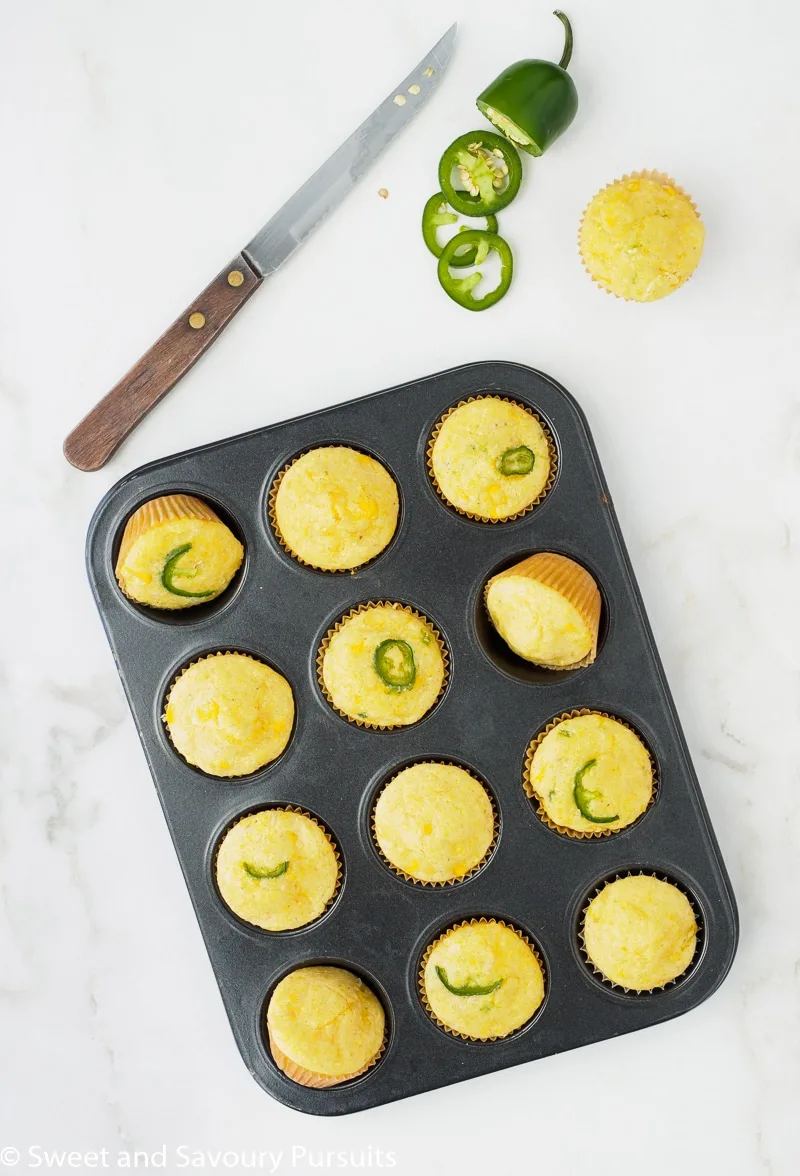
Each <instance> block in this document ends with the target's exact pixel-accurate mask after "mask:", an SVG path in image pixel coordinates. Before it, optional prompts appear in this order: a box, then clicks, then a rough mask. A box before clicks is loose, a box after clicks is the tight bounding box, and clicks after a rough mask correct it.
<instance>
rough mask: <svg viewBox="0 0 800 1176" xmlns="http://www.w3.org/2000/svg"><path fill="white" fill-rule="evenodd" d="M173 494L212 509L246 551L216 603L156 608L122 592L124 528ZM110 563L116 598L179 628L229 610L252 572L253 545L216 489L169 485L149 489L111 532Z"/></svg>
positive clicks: (157, 622) (145, 615)
mask: <svg viewBox="0 0 800 1176" xmlns="http://www.w3.org/2000/svg"><path fill="white" fill-rule="evenodd" d="M172 494H185V495H186V496H187V497H189V498H199V499H200V500H201V501H202V502H204V503H205V504H206V505H207V506H209V507H210V508H211V509H212V510H213V511H214V513H215V514H216V515H217V516H218V517H219V520H220V522H222V523H224V524H225V526H226V527H227V528H228V529H229V530H230V531H232V532H233V534H234V535H235V536H236V538H237V539H238V540H239V542H240V543H241V545H242V547H243V548H244V555H243V557H242V562H241V564H240V565H239V567H238V568H237V570H236V572H235V573H234V576H233V578H232V580H231V582H230V583H229V584H228V586H227V588H225V589H223V591H222V592H220V593H219V595H218V596H215V597H214V599H213V600H208V601H205V602H201V603H199V604H193V605H190V606H189V607H188V608H175V609H167V608H153V607H152V606H151V605H149V604H140V603H139V602H138V601H136V600H132V599H131V597H130V596H126V595H125V593H124V592H123V591H122V588H121V587H120V584H119V581H118V580H117V575H116V566H117V558H118V556H119V550H120V547H121V546H122V536H123V534H124V532H125V528H126V526H127V525H128V522H129V521H130V519H131V518H132V517H133V515H135V514H136V512H137V510H139V509H140V507H142V506H145V505H146V504H147V503H148V502H153V501H154V500H155V499H157V498H166V497H169V496H170V495H172ZM108 564H109V571H110V575H109V579H110V580H111V583H112V584H113V585H114V588H115V590H116V593H117V596H118V598H119V599H120V600H121V601H122V602H123V604H124V605H125V606H126V608H128V609H129V610H130V611H131V612H132V613H135V614H136V615H137V616H138V617H140V618H142V619H143V620H145V621H150V622H151V623H153V624H155V625H176V626H181V627H183V626H186V625H199V624H202V623H203V622H205V621H210V620H212V619H214V618H215V617H216V616H217V615H218V614H219V613H220V612H222V611H223V610H224V609H227V608H228V607H229V606H230V605H231V604H232V603H233V601H234V600H235V598H236V597H237V596H238V595H239V593H240V591H241V590H242V587H243V585H244V582H245V579H246V578H247V573H248V571H249V566H250V545H249V543H248V541H247V537H246V533H245V529H244V527H243V526H242V524H241V523H240V521H239V518H238V516H237V514H236V512H235V511H234V510H233V509H232V507H231V506H229V505H228V504H227V503H226V502H223V501H222V500H221V499H220V498H219V495H218V492H217V491H216V490H208V489H206V488H205V487H204V486H203V487H197V486H195V487H192V488H191V489H186V488H185V487H176V486H175V485H173V484H169V485H166V486H164V487H163V488H162V489H159V490H152V489H151V490H149V491H148V492H147V493H146V494H143V495H142V497H141V498H138V499H137V500H136V502H135V503H134V504H132V505H131V506H129V507H128V509H127V510H126V511H125V514H124V515H123V516H122V518H121V519H120V520H119V521H118V522H117V523H116V525H115V527H114V529H113V531H112V532H111V544H110V549H109V552H108Z"/></svg>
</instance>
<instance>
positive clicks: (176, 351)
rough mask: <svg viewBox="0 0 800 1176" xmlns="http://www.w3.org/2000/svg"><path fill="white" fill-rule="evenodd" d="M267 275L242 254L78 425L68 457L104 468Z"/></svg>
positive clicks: (87, 466)
mask: <svg viewBox="0 0 800 1176" xmlns="http://www.w3.org/2000/svg"><path fill="white" fill-rule="evenodd" d="M262 281H263V278H261V276H260V275H259V274H257V273H256V272H255V270H254V269H253V268H252V267H251V266H250V265H249V264H248V262H247V261H246V260H245V258H244V257H243V255H242V254H239V256H238V257H234V259H233V260H232V261H231V262H230V263H229V264H228V265H226V266H225V269H224V270H222V272H221V273H220V274H218V275H217V277H216V278H215V279H214V281H213V282H212V283H211V285H210V286H206V288H205V290H204V291H203V293H202V294H201V295H200V297H199V298H197V299H195V301H194V302H193V303H192V305H191V306H190V307H188V309H187V310H185V311H184V312H183V314H182V315H181V316H180V318H178V319H176V321H175V322H174V323H173V324H172V326H171V327H170V328H169V330H168V331H167V332H166V333H165V334H163V335H162V336H161V338H160V339H159V340H158V342H157V343H154V344H153V346H152V347H151V348H150V350H149V351H148V352H146V353H145V354H144V355H143V356H142V358H141V359H140V360H139V362H138V363H137V364H135V365H134V366H133V367H132V368H131V370H130V371H129V372H128V374H127V375H126V376H123V377H122V379H121V380H120V382H119V383H118V384H117V385H115V387H113V388H112V389H111V391H110V392H109V393H108V395H107V396H104V397H103V399H102V400H101V401H100V403H99V404H97V405H95V407H94V408H93V409H92V411H91V412H90V413H89V414H88V416H85V417H84V418H83V420H82V421H81V423H80V424H79V425H78V426H77V427H76V428H75V429H73V431H72V432H71V433H70V435H69V437H67V439H66V441H65V442H64V456H65V457H66V459H67V461H68V462H70V463H71V464H72V465H74V466H75V467H76V468H77V469H79V470H99V469H100V467H101V466H104V465H105V464H106V462H107V461H108V459H109V458H110V457H111V455H112V454H113V453H114V452H115V451H116V450H117V449H118V448H119V446H120V445H121V444H122V442H123V441H124V440H125V438H126V437H127V436H128V434H129V433H130V432H132V431H133V430H134V429H135V428H136V426H137V425H138V424H139V421H141V420H142V419H143V418H144V417H145V416H146V415H147V414H148V412H149V411H150V409H151V408H154V407H155V405H156V404H158V402H159V400H161V399H162V397H164V396H166V394H167V393H168V392H169V391H170V390H171V389H172V388H174V387H175V385H176V384H177V382H178V380H180V378H181V377H182V376H185V375H186V373H187V372H188V370H189V368H190V367H191V366H192V365H193V364H194V363H196V362H197V360H198V359H199V358H200V356H201V355H202V354H203V352H204V351H206V350H207V349H208V348H209V347H210V346H211V344H212V343H213V342H214V340H215V339H216V338H217V336H218V335H219V334H220V332H221V331H222V330H223V328H224V327H226V326H227V325H228V323H229V322H230V321H231V319H232V318H233V316H234V315H235V314H236V312H237V311H238V310H239V309H240V308H241V307H242V306H244V304H245V302H247V299H248V298H249V297H250V295H251V294H254V293H255V291H256V290H257V289H258V287H259V286H260V285H261V282H262Z"/></svg>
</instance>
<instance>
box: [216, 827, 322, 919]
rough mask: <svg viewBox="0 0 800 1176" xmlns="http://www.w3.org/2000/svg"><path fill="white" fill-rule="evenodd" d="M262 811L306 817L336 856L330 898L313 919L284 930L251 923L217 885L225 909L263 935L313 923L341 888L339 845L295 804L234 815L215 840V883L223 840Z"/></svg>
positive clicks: (320, 916)
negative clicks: (334, 881) (333, 881)
mask: <svg viewBox="0 0 800 1176" xmlns="http://www.w3.org/2000/svg"><path fill="white" fill-rule="evenodd" d="M263 812H271V813H297V814H298V815H299V816H301V817H307V818H308V820H309V821H311V822H312V823H313V824H314V825H316V826H317V828H318V829H319V830H321V832H322V833H324V835H325V840H326V841H327V842H328V844H329V845H330V847H331V849H332V850H333V854H334V857H335V858H336V885H335V886H334V888H333V893H332V894H331V896H330V898H329V899H328V901H327V902H326V903H325V906H324V907H323V908H322V910H321V911H320V912H319V914H318V915H315V916H314V918H313V919H310V920H309V922H308V923H301V924H300V926H299V927H287V928H286V930H285V931H270V930H268V929H267V928H266V927H261V926H259V924H258V923H251V922H250V920H249V919H245V918H244V917H243V916H242V915H240V914H237V912H236V911H235V910H234V909H233V908H232V907H229V906H228V904H227V902H225V899H224V898H223V897H222V892H221V891H220V889H219V886H217V893H218V894H219V897H220V900H221V901H222V904H223V906H224V907H225V909H226V910H227V911H230V913H231V914H232V915H233V916H234V918H236V919H239V921H240V922H242V923H246V924H247V926H248V927H254V928H255V929H256V931H263V932H264V934H265V935H285V934H286V933H287V932H292V931H299V930H301V929H302V928H303V927H311V926H312V925H313V924H314V923H316V922H317V920H318V919H321V918H322V916H323V915H324V914H325V912H326V911H329V910H330V908H331V907H332V906H333V904H334V902H335V901H336V899H337V897H338V895H339V891H340V890H341V888H342V855H341V853H340V852H339V846H338V845H337V844H336V842H335V841H334V839H333V835H332V834H331V833H330V832H329V831H328V829H327V828H326V827H325V825H323V823H322V821H320V820H318V819H317V817H315V816H314V815H313V813H310V812H308V810H307V809H304V808H300V807H299V806H298V805H296V804H265V805H262V806H261V808H256V809H250V810H249V812H246V813H240V814H239V816H238V817H234V818H233V820H231V821H229V822H228V824H227V825H226V826H225V828H224V830H223V831H222V833H221V834H220V837H219V839H218V841H217V847H216V850H215V851H214V861H213V863H212V869H213V871H214V882H215V885H216V879H217V859H218V857H219V851H220V849H221V848H222V843H223V841H224V840H225V838H226V837H227V836H228V834H229V833H230V832H231V830H233V829H235V828H236V826H237V825H238V824H239V822H240V821H244V820H245V819H246V818H247V817H252V816H254V815H255V813H263Z"/></svg>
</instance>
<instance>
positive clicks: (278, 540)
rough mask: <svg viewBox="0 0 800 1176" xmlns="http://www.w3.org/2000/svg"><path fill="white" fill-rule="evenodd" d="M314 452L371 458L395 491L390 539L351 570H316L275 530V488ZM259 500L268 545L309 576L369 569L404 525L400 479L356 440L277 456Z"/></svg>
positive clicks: (315, 445) (319, 444)
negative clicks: (348, 451) (342, 451)
mask: <svg viewBox="0 0 800 1176" xmlns="http://www.w3.org/2000/svg"><path fill="white" fill-rule="evenodd" d="M316 449H353V450H355V452H356V453H361V454H363V455H364V457H371V458H372V459H373V461H376V462H377V463H378V465H380V466H382V467H383V469H385V470H386V473H387V474H388V475H389V477H390V478H391V479H392V481H393V482H394V485H395V489H396V490H397V499H398V506H397V523H396V525H395V529H394V533H393V534H392V537H391V539H390V540H389V542H388V543H387V544H386V546H385V547H384V548H383V550H382V551H379V552H378V554H377V555H373V557H372V558H371V559H368V560H366V561H365V562H364V563H360V564H357V565H356V567H354V568H320V567H317V566H315V565H314V564H310V563H308V562H307V560H304V559H302V558H301V557H300V556H299V555H297V554H296V553H295V552H294V551H293V550H292V549H291V548H290V547H289V546H288V545H287V544H286V542H285V541H284V539H283V537H282V536H281V534H280V532H279V530H278V525H277V520H276V518H275V511H274V504H275V496H276V494H277V492H278V487H279V486H280V483H281V481H282V480H283V477H284V475H285V474H286V472H287V471H288V470H289V468H290V467H291V466H293V465H294V463H295V462H296V461H298V460H299V459H300V458H301V457H305V455H306V454H307V453H313V452H314V450H316ZM261 499H262V502H261V511H260V514H261V521H262V523H263V525H264V527H265V530H266V533H267V536H268V537H269V539H270V540H271V542H272V546H273V548H274V550H275V551H277V553H278V554H279V555H280V556H281V558H282V559H283V560H284V561H288V563H289V564H290V565H294V566H296V567H300V568H302V569H303V570H304V571H306V572H310V573H313V574H314V575H316V576H352V575H355V574H357V573H358V572H363V571H366V570H367V569H371V568H373V567H374V565H375V564H376V563H377V562H378V561H379V560H381V559H383V558H384V556H386V555H388V554H389V552H390V551H391V550H392V548H393V547H394V546H395V544H396V543H397V542H398V540H399V538H400V534H401V532H402V530H403V528H404V525H405V517H406V504H405V495H404V492H403V485H402V482H401V480H400V478H399V477H398V475H397V473H396V472H395V470H394V469H393V467H392V466H391V464H390V463H389V462H388V461H387V460H386V458H385V457H383V456H382V455H381V454H379V453H377V452H376V451H375V450H373V449H370V447H369V446H368V445H364V444H363V443H362V442H360V441H347V440H343V439H342V438H338V439H333V440H329V441H315V442H314V443H313V444H312V445H303V446H302V447H301V448H300V449H298V450H297V451H296V452H295V453H294V454H293V455H292V456H291V457H281V458H280V459H279V461H278V463H277V465H273V467H272V468H271V470H270V472H269V475H268V477H267V479H266V482H265V484H264V489H263V490H262V495H261Z"/></svg>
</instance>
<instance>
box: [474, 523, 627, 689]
mask: <svg viewBox="0 0 800 1176" xmlns="http://www.w3.org/2000/svg"><path fill="white" fill-rule="evenodd" d="M545 554H547V555H562V556H564V558H565V559H570V560H572V562H573V563H576V564H578V565H579V566H580V567H582V568H583V570H584V571H585V572H588V573H589V575H590V576H591V577H592V579H593V580H594V582H595V584H596V585H597V589H598V591H599V593H600V625H599V628H598V633H597V653H596V654H595V657H594V660H593V661H591V662H589V663H588V665H587V664H584V663H580V664H578V665H576V666H565V667H564V668H563V669H559V668H553V667H548V666H542V665H537V664H535V663H534V662H529V661H527V660H526V659H525V658H524V657H520V655H519V654H518V653H514V651H513V649H512V648H511V647H510V646H509V645H507V644H506V642H505V641H504V640H503V638H502V637H501V636H500V634H499V633H498V631H497V629H495V627H494V625H493V624H492V620H491V618H490V616H489V610H488V609H487V607H486V586H487V585H488V583H489V581H490V580H491V579H492V578H493V577H494V576H498V575H499V574H500V573H501V572H505V571H508V569H509V568H512V567H514V565H515V564H518V563H521V562H522V560H524V559H529V558H530V556H532V555H545ZM470 621H471V631H472V637H473V638H474V640H475V642H476V643H477V645H478V646H479V648H480V650H481V653H482V654H483V656H484V657H485V658H486V660H487V661H488V662H490V664H491V665H492V666H494V668H495V669H496V670H497V671H498V672H499V673H501V674H502V675H503V676H504V677H505V678H511V679H512V680H514V681H517V682H522V683H523V684H524V685H530V686H563V685H564V683H565V682H569V683H570V684H572V683H573V682H574V680H575V678H576V677H577V676H578V675H582V674H585V673H586V672H587V671H588V670H591V668H592V666H594V665H596V664H597V663H598V662H599V661H600V659H601V657H602V656H603V651H604V647H605V645H606V643H607V641H608V638H609V634H610V632H611V629H612V626H613V619H612V615H611V610H610V608H609V603H608V592H607V591H606V589H605V587H604V585H603V581H602V576H601V575H600V574H599V573H598V572H597V570H596V568H595V567H594V566H591V567H590V566H589V564H588V563H587V561H586V559H585V558H584V557H583V556H576V555H574V554H573V553H572V552H571V551H566V550H564V547H563V545H561V544H556V545H552V544H551V545H550V546H549V547H526V548H524V549H523V550H521V551H518V552H516V553H515V554H514V555H507V556H504V557H503V559H501V560H498V561H497V563H495V564H494V565H493V566H492V568H491V569H490V570H489V571H488V572H486V573H484V575H483V576H482V578H481V579H480V581H479V583H478V587H477V590H476V591H475V593H474V594H473V599H472V608H471V617H470Z"/></svg>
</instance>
